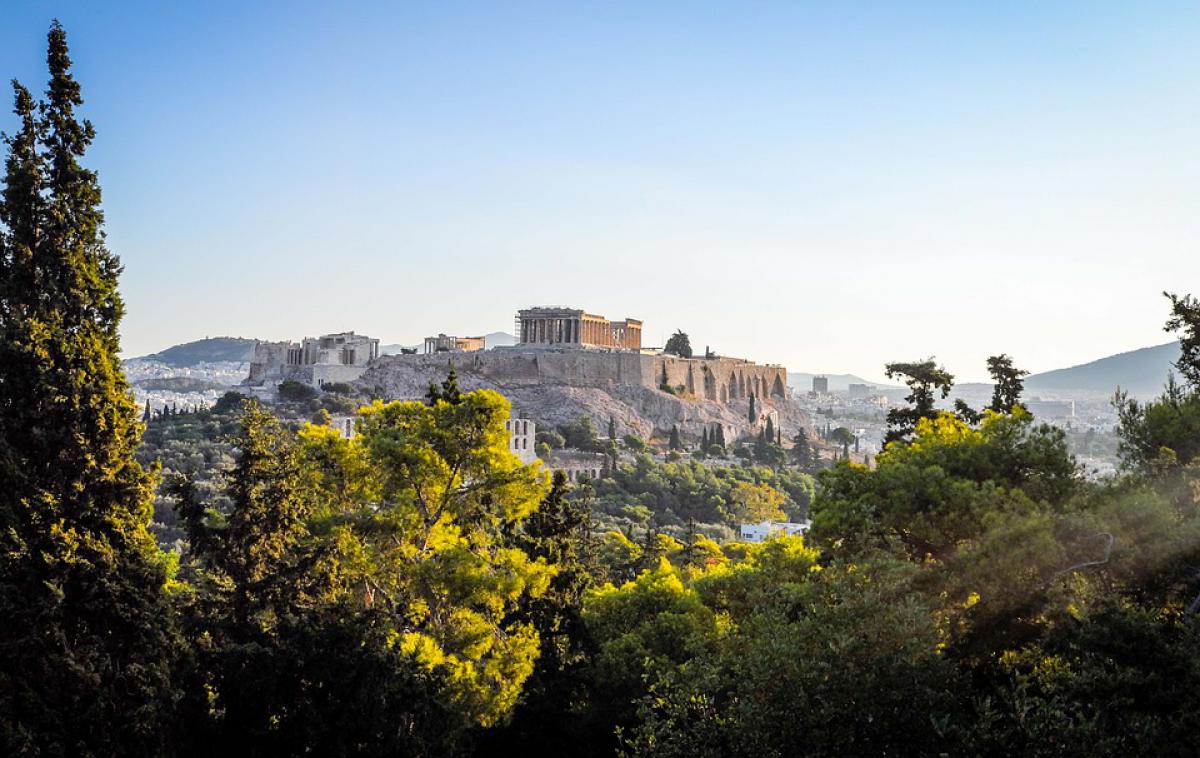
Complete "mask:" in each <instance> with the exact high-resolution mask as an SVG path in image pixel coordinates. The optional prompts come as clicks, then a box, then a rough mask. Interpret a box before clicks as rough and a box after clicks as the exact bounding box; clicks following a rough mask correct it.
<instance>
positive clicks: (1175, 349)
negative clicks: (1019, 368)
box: [1025, 342, 1179, 396]
mask: <svg viewBox="0 0 1200 758" xmlns="http://www.w3.org/2000/svg"><path fill="white" fill-rule="evenodd" d="M1177 360H1179V343H1178V342H1168V343H1166V344H1164V345H1156V346H1154V347H1144V348H1141V349H1140V350H1131V351H1129V352H1127V353H1119V354H1117V355H1110V356H1108V357H1106V358H1100V359H1098V360H1094V361H1091V362H1089V363H1082V364H1080V365H1078V366H1070V367H1068V368H1060V369H1056V370H1054V371H1046V372H1044V373H1041V374H1033V375H1031V376H1029V377H1028V378H1026V380H1025V388H1026V390H1027V391H1030V392H1075V393H1092V394H1098V395H1099V394H1103V395H1111V394H1112V393H1113V392H1114V391H1116V389H1117V387H1120V388H1121V389H1123V390H1126V391H1127V392H1129V393H1130V394H1131V395H1141V396H1146V395H1155V394H1157V393H1158V392H1160V391H1161V390H1162V387H1163V384H1164V383H1165V382H1166V380H1167V373H1168V372H1169V371H1170V370H1171V368H1172V366H1171V364H1172V363H1174V362H1175V361H1177Z"/></svg>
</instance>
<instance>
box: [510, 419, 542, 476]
mask: <svg viewBox="0 0 1200 758" xmlns="http://www.w3.org/2000/svg"><path fill="white" fill-rule="evenodd" d="M504 428H505V429H507V430H508V449H509V451H510V452H511V453H512V454H513V455H515V456H517V457H518V458H520V459H521V463H524V464H525V465H526V466H528V465H529V464H531V463H533V462H534V461H536V460H537V452H536V450H535V449H534V446H535V440H536V439H537V424H535V423H533V422H532V421H530V420H529V419H527V418H510V419H509V420H508V421H505V422H504Z"/></svg>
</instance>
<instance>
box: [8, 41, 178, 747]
mask: <svg viewBox="0 0 1200 758" xmlns="http://www.w3.org/2000/svg"><path fill="white" fill-rule="evenodd" d="M48 43H49V44H48V55H47V62H48V64H49V70H50V83H49V87H48V89H47V92H46V99H45V101H44V102H42V103H41V104H40V105H36V106H35V104H34V102H33V98H32V97H31V95H30V94H29V92H28V91H27V90H26V89H25V88H23V87H21V86H20V85H18V84H14V91H15V105H16V107H15V112H16V114H17V116H18V119H19V121H20V128H19V130H18V131H17V133H16V134H15V135H14V136H12V137H6V138H5V144H6V146H7V150H8V155H7V159H6V162H5V178H4V189H3V195H2V198H0V236H2V237H3V240H4V242H3V247H2V249H0V481H2V482H3V483H4V484H3V486H2V487H0V618H3V619H4V621H3V623H0V651H2V652H0V753H3V754H14V753H23V754H73V755H92V754H102V755H115V754H158V753H161V752H163V748H164V747H165V746H164V736H165V735H166V734H167V732H168V730H167V728H166V725H165V723H164V719H165V711H166V709H167V708H169V706H170V702H171V700H172V696H171V694H170V692H171V690H170V681H169V661H168V658H167V656H168V655H169V651H170V650H171V649H172V647H173V642H172V639H173V637H172V634H171V627H170V618H171V615H170V612H169V611H168V608H167V604H166V597H165V595H164V593H163V590H162V588H163V585H164V583H165V581H166V572H165V565H166V564H165V562H164V560H163V559H162V556H161V554H160V553H159V552H158V550H157V548H156V546H155V544H154V540H153V538H152V537H151V535H150V533H149V531H148V530H147V525H148V523H149V520H150V516H151V512H152V509H151V497H152V493H153V480H152V478H151V476H150V475H149V474H148V473H147V472H146V471H144V470H143V469H142V468H141V466H139V465H138V463H137V462H136V460H135V459H134V451H135V450H136V448H137V445H138V441H139V436H140V429H141V427H140V425H139V424H138V413H137V411H138V408H137V405H136V403H135V402H134V400H133V396H132V395H131V394H130V392H129V385H128V383H127V382H126V380H125V377H124V375H123V374H122V372H121V364H120V360H119V358H118V353H119V344H120V334H119V326H120V321H121V317H122V315H123V313H124V305H123V303H122V301H121V297H120V295H119V294H118V292H117V279H118V275H119V273H120V271H121V266H120V262H119V261H118V259H117V257H116V256H115V255H113V254H112V253H111V252H109V251H108V249H107V248H106V247H105V244H104V234H103V231H102V226H103V221H104V217H103V213H102V211H101V209H100V187H99V184H98V183H97V180H96V175H95V173H94V172H92V171H90V170H88V169H86V168H84V167H83V166H82V165H81V164H80V163H79V160H80V158H81V157H82V156H83V155H84V153H85V151H86V149H87V147H88V145H89V144H90V143H91V141H92V139H93V136H94V131H93V129H92V126H91V124H90V123H89V122H87V121H80V120H79V119H78V118H77V116H76V113H75V109H76V107H78V106H79V105H81V104H82V102H83V100H82V98H81V96H80V88H79V85H78V83H77V82H76V81H75V79H74V78H73V77H72V75H71V72H70V68H71V60H70V58H69V56H68V51H67V40H66V33H65V32H64V31H63V29H62V27H61V26H60V25H59V24H58V23H57V22H55V23H54V24H53V25H52V26H51V28H50V33H49V36H48Z"/></svg>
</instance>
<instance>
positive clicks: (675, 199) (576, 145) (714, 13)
mask: <svg viewBox="0 0 1200 758" xmlns="http://www.w3.org/2000/svg"><path fill="white" fill-rule="evenodd" d="M351 6H352V7H351ZM55 17H57V18H59V19H60V20H61V21H62V23H63V24H64V25H65V27H66V29H67V33H68V36H69V42H70V45H71V50H72V57H73V58H74V60H75V62H76V65H75V72H76V75H77V77H78V79H79V80H80V82H81V83H82V86H83V93H84V97H85V99H86V101H87V102H86V104H85V107H84V115H86V116H87V117H88V118H90V119H91V120H92V121H93V123H94V124H95V126H96V130H97V135H98V136H97V138H96V142H95V144H94V145H93V147H92V149H91V151H90V152H89V154H88V157H87V163H88V165H90V166H91V167H93V168H95V169H97V170H98V171H99V173H100V180H101V185H102V187H103V191H104V204H105V211H106V217H107V232H108V240H109V245H110V247H111V248H112V249H113V251H114V252H116V253H117V254H118V255H119V256H120V257H121V259H122V261H123V262H124V265H125V273H124V275H123V278H122V281H121V286H122V291H123V293H124V295H125V299H126V306H127V316H126V318H125V321H124V323H123V326H122V335H123V349H124V351H125V354H127V355H139V354H144V353H149V352H154V351H157V350H160V349H162V348H165V347H167V346H170V345H172V344H176V343H180V342H185V341H188V340H192V339H198V338H202V337H205V336H217V335H234V336H245V337H255V338H261V339H288V338H290V339H298V338H300V337H303V336H306V335H316V334H320V333H324V332H333V331H342V330H349V329H353V330H356V331H358V332H360V333H366V334H370V335H372V336H377V337H380V338H381V339H382V340H383V341H384V342H385V343H392V342H399V343H404V344H412V343H416V342H419V341H420V340H421V339H422V338H424V337H425V336H427V335H430V334H436V333H438V332H446V333H449V334H458V335H477V334H484V333H487V332H492V331H499V330H503V331H509V332H511V331H512V329H513V326H512V324H513V316H514V314H515V312H516V311H517V310H518V309H520V308H523V307H529V306H532V305H569V306H572V307H579V308H584V309H587V310H588V311H590V312H592V313H599V314H602V315H605V316H608V317H610V318H614V319H620V318H625V317H632V318H640V319H642V320H643V321H644V322H645V332H644V334H645V340H644V341H645V343H646V344H648V345H661V344H663V343H664V342H665V340H666V338H667V336H669V335H670V334H671V333H672V332H673V331H674V330H676V329H682V330H684V331H686V332H687V333H688V334H689V335H690V336H691V341H692V344H693V346H694V347H695V348H696V349H697V350H698V351H699V350H703V348H704V346H706V345H707V346H711V347H712V349H713V350H714V351H716V352H718V353H721V354H724V355H734V356H741V357H746V358H750V359H753V360H756V361H760V362H770V363H780V364H783V365H785V366H787V367H788V368H790V369H792V370H795V371H810V372H854V373H857V374H860V375H863V376H866V377H870V378H879V377H880V376H881V374H882V366H883V364H884V363H886V362H888V361H893V360H911V359H917V358H923V357H926V356H929V355H934V356H936V357H937V359H938V360H939V361H940V362H942V363H943V364H944V365H945V366H946V367H947V368H948V369H949V370H950V371H951V372H953V373H954V374H956V375H957V376H958V377H959V379H960V381H971V380H980V379H983V378H985V377H986V366H985V363H984V362H985V359H986V357H987V356H989V355H993V354H996V353H1000V352H1006V353H1009V354H1010V355H1012V356H1014V357H1015V359H1016V362H1017V364H1018V365H1020V366H1024V367H1026V368H1028V369H1030V370H1033V371H1041V370H1049V369H1054V368H1059V367H1062V366H1067V365H1072V364H1077V363H1081V362H1084V361H1088V360H1091V359H1094V358H1098V357H1101V356H1104V355H1108V354H1112V353H1116V352H1121V351H1125V350H1131V349H1135V348H1139V347H1143V346H1147V345H1153V344H1159V343H1162V342H1165V341H1167V339H1169V337H1168V336H1167V335H1166V334H1164V333H1163V331H1162V324H1163V321H1164V320H1165V316H1166V310H1167V307H1166V301H1165V300H1164V298H1163V297H1162V294H1161V293H1162V291H1163V290H1164V289H1165V290H1172V291H1180V292H1185V291H1200V255H1196V247H1197V242H1198V241H1200V181H1198V180H1200V127H1198V126H1197V125H1198V124H1200V86H1198V85H1200V45H1197V44H1196V40H1197V39H1200V4H1196V3H1169V2H1162V3H1121V4H1115V3H1114V4H1109V3H1104V2H1081V3H1070V2H1056V3H1041V2H1030V3H1022V2H971V3H961V2H953V3H922V2H911V3H869V2H863V3H852V4H851V3H820V4H818V3H802V2H785V3H768V2H738V3H707V2H699V1H696V0H693V1H692V2H686V3H685V2H680V3H670V2H661V3H645V2H636V3H635V2H628V3H626V2H604V3H561V2H547V3H521V2H506V3H478V4H459V3H451V2H438V3H427V4H408V3H396V2H378V3H376V2H356V3H353V4H350V3H332V2H323V3H317V2H300V1H297V0H289V1H288V2H217V1H210V2H204V3H163V2H160V1H159V0H154V1H146V2H141V1H138V2H132V1H131V2H120V3H95V2H87V1H81V2H53V1H52V0H5V2H4V6H3V9H0V78H5V79H7V78H11V77H16V78H18V79H20V80H21V81H22V82H24V83H25V84H26V85H28V86H30V88H31V89H35V90H39V91H40V90H42V89H44V83H45V63H44V55H45V33H46V30H47V28H48V25H49V23H50V20H51V19H52V18H55ZM0 128H3V129H7V130H10V131H11V130H12V129H13V128H15V120H14V118H13V117H12V116H11V115H10V114H9V111H8V109H7V108H5V109H4V112H3V113H0Z"/></svg>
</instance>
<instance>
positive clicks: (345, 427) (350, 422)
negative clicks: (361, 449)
mask: <svg viewBox="0 0 1200 758" xmlns="http://www.w3.org/2000/svg"><path fill="white" fill-rule="evenodd" d="M357 420H358V416H332V417H330V419H329V425H330V426H332V427H333V428H334V429H336V430H337V433H338V434H340V435H341V436H342V437H343V438H345V439H348V440H352V439H354V435H355V434H356V433H357V431H356V430H355V428H354V422H355V421H357Z"/></svg>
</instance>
